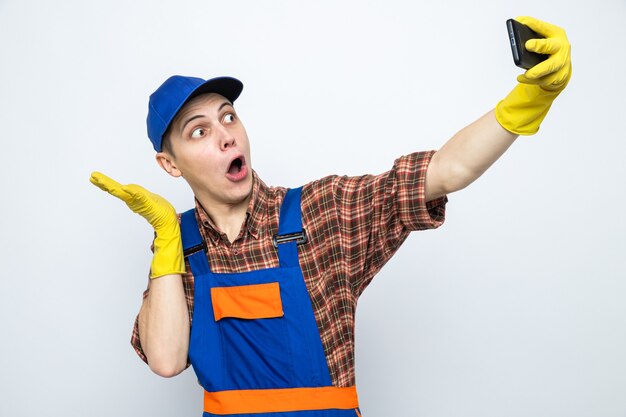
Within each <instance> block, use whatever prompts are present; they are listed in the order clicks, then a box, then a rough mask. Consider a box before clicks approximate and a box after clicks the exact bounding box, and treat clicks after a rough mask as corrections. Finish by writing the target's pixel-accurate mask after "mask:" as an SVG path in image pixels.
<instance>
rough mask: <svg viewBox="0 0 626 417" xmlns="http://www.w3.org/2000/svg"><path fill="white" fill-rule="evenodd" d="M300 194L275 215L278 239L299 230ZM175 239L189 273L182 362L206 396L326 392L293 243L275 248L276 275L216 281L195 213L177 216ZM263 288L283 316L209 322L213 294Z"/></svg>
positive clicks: (352, 411) (317, 413)
mask: <svg viewBox="0 0 626 417" xmlns="http://www.w3.org/2000/svg"><path fill="white" fill-rule="evenodd" d="M300 194H301V188H297V189H292V190H289V191H288V192H287V194H286V195H285V199H284V201H283V204H282V206H281V211H280V220H279V229H278V235H279V236H281V235H289V234H292V233H297V232H300V231H301V230H302V218H301V210H300ZM181 232H182V239H183V248H184V250H185V256H186V257H187V258H188V260H189V264H190V266H191V270H192V272H193V274H194V310H193V321H192V327H191V336H190V343H189V359H190V361H191V364H192V365H193V368H194V371H195V373H196V375H197V377H198V382H199V383H200V384H201V385H202V387H203V388H204V389H205V391H206V392H208V393H213V392H219V391H232V390H264V389H267V390H275V389H282V388H300V387H332V382H331V378H330V373H329V371H328V365H327V363H326V356H325V354H324V349H323V347H322V342H321V339H320V335H319V331H318V328H317V324H316V321H315V317H314V314H313V308H312V305H311V300H310V298H309V294H308V292H307V289H306V285H305V281H304V277H303V275H302V270H301V268H300V264H299V262H298V247H297V243H296V241H294V240H291V241H288V242H286V243H281V244H278V245H276V246H277V250H278V257H279V261H280V265H279V267H277V268H268V269H262V270H256V271H250V272H243V273H224V274H217V273H213V272H211V269H210V267H209V263H208V257H207V253H206V246H204V243H203V241H202V237H201V235H200V232H199V230H198V224H197V221H196V216H195V210H194V209H191V210H189V211H187V212H185V213H183V215H182V218H181ZM194 249H195V252H194ZM190 252H193V253H190ZM270 283H274V284H271V285H276V284H275V283H278V286H279V288H280V301H281V302H282V311H283V315H282V317H271V318H254V319H248V318H238V317H224V318H221V319H219V320H216V318H215V317H216V316H215V315H214V313H215V312H214V308H213V304H212V289H218V288H223V287H240V288H244V290H245V286H247V285H255V284H270ZM330 389H332V388H330ZM287 391H289V390H287ZM206 392H205V395H206ZM272 392H273V391H272ZM307 392H308V391H307ZM205 407H206V406H205ZM226 414H228V415H231V416H239V417H248V416H249V417H261V416H275V417H279V416H280V417H356V416H360V410H359V409H358V404H357V405H355V406H354V407H353V408H343V409H340V408H325V409H321V410H320V409H306V410H299V411H273V412H251V413H237V414H230V413H226ZM219 415H224V413H222V414H214V413H211V412H208V411H207V410H206V408H205V412H204V414H203V417H213V416H219Z"/></svg>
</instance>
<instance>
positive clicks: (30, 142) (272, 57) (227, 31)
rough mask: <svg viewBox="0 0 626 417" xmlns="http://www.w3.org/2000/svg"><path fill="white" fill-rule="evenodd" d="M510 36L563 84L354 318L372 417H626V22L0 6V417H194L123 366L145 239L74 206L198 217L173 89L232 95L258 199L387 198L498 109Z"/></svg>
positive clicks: (543, 11) (193, 391)
mask: <svg viewBox="0 0 626 417" xmlns="http://www.w3.org/2000/svg"><path fill="white" fill-rule="evenodd" d="M521 14H528V15H533V16H536V17H538V18H541V19H543V20H547V21H550V22H553V23H555V24H558V25H560V26H562V27H564V28H565V29H566V30H567V33H568V36H569V39H570V41H571V43H572V56H573V58H572V61H573V68H574V71H573V78H572V81H571V83H570V85H569V87H568V88H567V90H566V91H565V92H564V93H563V95H562V96H561V97H559V98H558V100H557V102H556V103H555V104H554V106H553V109H552V110H551V112H550V114H549V115H548V118H547V119H546V121H545V123H544V124H543V126H542V130H541V132H540V133H539V134H538V135H536V136H534V137H524V138H520V139H519V140H518V141H517V142H516V143H515V144H514V145H513V147H512V148H511V149H510V150H509V152H507V154H506V155H504V156H503V157H502V159H501V160H500V161H498V162H497V163H496V164H495V166H493V167H492V168H491V169H490V170H489V171H488V172H487V173H486V174H485V175H484V176H483V177H481V178H480V179H479V180H478V181H477V182H476V183H474V184H473V185H471V186H470V187H469V188H467V189H466V190H463V191H461V192H458V193H455V194H452V195H451V196H450V202H449V204H448V210H447V220H446V223H445V225H444V226H442V227H441V228H440V229H438V230H436V231H428V232H423V233H415V234H413V235H412V236H411V237H410V238H409V239H408V241H407V242H406V244H405V245H404V246H403V247H402V248H401V250H400V251H399V253H398V254H397V255H396V256H395V257H394V258H393V259H392V260H391V261H390V262H389V264H388V265H387V266H386V267H385V268H384V269H383V271H382V272H381V273H380V274H379V276H378V277H377V278H376V279H375V280H374V282H373V283H372V284H371V286H370V287H369V288H368V289H367V290H366V292H365V293H364V295H363V296H362V298H361V299H360V303H359V309H358V315H357V336H356V337H357V352H356V362H357V365H356V372H357V385H358V389H359V395H360V401H361V407H362V410H363V415H364V416H366V417H367V416H380V417H382V416H400V415H410V416H437V417H448V416H450V417H452V416H454V417H463V416H468V417H469V416H478V415H480V416H483V417H488V416H503V415H506V416H510V417H513V416H520V417H521V416H524V417H526V416H529V415H532V416H537V417H539V416H546V417H547V416H550V417H553V416H563V417H578V416H605V417H608V416H616V417H617V416H624V415H626V395H624V393H625V392H626V354H625V352H626V279H625V278H626V265H625V261H624V256H623V255H624V250H625V249H626V238H625V237H624V236H625V232H626V224H625V220H624V219H625V216H623V210H624V205H625V204H626V191H625V189H626V187H625V186H624V179H625V178H626V175H625V174H626V168H625V167H624V163H623V161H624V154H625V152H626V145H625V143H624V141H625V139H626V138H625V134H624V129H623V122H624V117H625V114H626V112H625V110H626V106H625V105H624V98H625V94H626V82H625V81H624V74H626V58H625V55H624V46H623V45H624V41H625V40H626V28H625V25H624V20H625V18H626V3H625V2H624V1H623V0H619V1H618V0H606V1H597V2H570V1H565V0H558V1H550V2H547V1H544V0H527V1H525V2H523V3H522V2H497V1H487V0H483V1H474V2H466V1H457V0H451V1H446V2H425V1H401V0H387V1H384V2H383V1H378V2H375V1H363V0H361V1H356V0H351V1H343V2H340V1H328V0H324V1H308V2H303V1H295V0H291V1H286V0H283V1H272V2H269V1H265V2H261V1H222V2H219V3H218V2H214V1H207V0H205V1H191V0H185V1H176V2H174V1H171V2H165V1H146V0H143V1H128V2H127V1H119V0H109V1H106V2H104V1H102V2H92V1H78V0H57V1H54V2H52V1H27V0H20V1H17V0H3V1H0V122H1V130H0V132H1V133H0V137H1V139H0V140H1V141H2V146H1V149H0V152H1V155H2V157H1V161H2V168H3V169H2V174H1V175H0V181H1V182H0V184H1V188H0V189H1V190H2V205H1V207H2V208H1V210H2V215H1V216H0V230H1V236H2V238H1V240H0V245H1V246H0V253H1V254H2V255H1V256H2V258H1V263H0V265H1V266H2V272H3V277H2V279H1V280H0V334H1V337H2V343H1V344H0V369H1V372H0V392H1V393H2V394H1V395H0V397H2V400H1V401H0V415H2V416H32V415H50V416H84V415H89V416H94V417H95V416H136V415H143V416H148V415H149V416H154V417H156V416H172V415H177V416H183V415H185V416H194V415H196V416H199V415H200V414H201V402H202V394H201V391H200V389H199V386H198V385H197V384H196V381H195V377H194V375H193V372H192V371H191V370H188V371H187V372H185V373H183V374H182V375H180V376H178V377H176V378H173V379H163V378H160V377H158V376H156V375H155V374H152V373H151V372H150V371H149V369H148V367H147V366H145V365H144V364H143V363H142V362H141V361H140V360H139V359H138V358H137V357H136V355H135V353H134V352H133V350H132V349H131V347H130V345H129V339H130V330H131V326H132V323H133V320H134V317H135V314H136V313H137V311H138V309H139V306H140V303H141V292H142V291H143V289H144V288H145V285H146V281H147V271H148V267H149V263H150V256H151V254H150V251H149V244H150V240H151V237H152V231H151V229H150V227H149V226H148V225H147V224H146V223H145V222H144V220H142V219H141V218H140V217H138V216H136V215H134V214H132V213H130V212H129V211H128V209H127V208H126V207H125V206H124V205H123V204H122V203H121V202H119V201H117V200H116V199H114V198H112V197H110V196H108V195H106V194H105V193H103V192H102V191H100V190H98V189H97V188H95V187H94V186H92V185H91V184H90V183H89V181H88V177H89V174H90V172H91V171H93V170H101V171H103V172H105V173H107V174H109V175H111V176H112V177H113V178H116V179H118V180H120V181H122V182H136V183H139V184H142V185H144V186H145V187H147V188H148V189H151V190H152V191H154V192H158V193H159V194H162V195H163V196H165V197H166V198H168V199H169V200H170V201H171V202H172V203H173V204H174V205H175V207H176V208H177V209H178V210H184V209H186V208H188V207H190V206H191V204H192V203H193V200H192V195H191V192H190V190H189V189H188V187H187V186H186V184H185V183H184V182H182V181H175V180H173V179H171V178H170V177H168V176H167V175H166V174H165V173H163V172H162V171H160V169H159V168H158V166H157V165H156V163H155V162H154V153H153V151H152V148H151V145H150V143H149V141H148V139H147V137H146V134H145V116H146V111H147V99H148V95H149V94H150V93H151V92H152V91H153V90H154V89H155V88H156V87H157V86H158V85H159V84H160V83H161V82H162V81H163V80H164V79H165V78H166V77H168V76H169V75H172V74H176V73H178V74H186V75H195V76H202V77H210V76H214V75H226V74H228V75H233V76H236V77H239V78H240V79H241V80H243V82H244V84H245V88H244V92H243V94H242V96H241V98H240V99H239V100H238V102H237V108H238V111H239V114H240V116H241V117H242V119H243V121H244V123H245V124H246V127H247V129H248V134H249V136H250V139H251V142H252V156H253V164H254V167H255V169H256V170H257V171H258V172H259V173H260V175H261V176H262V177H263V179H264V180H265V181H266V183H268V184H272V185H285V186H297V185H300V184H302V183H304V182H306V181H309V180H312V179H315V178H318V177H321V176H323V175H327V174H331V173H338V174H362V173H379V172H382V171H385V170H387V169H389V168H390V167H391V164H392V162H393V160H394V159H395V158H396V157H398V156H400V155H402V154H406V153H409V152H412V151H415V150H427V149H438V148H439V147H440V146H441V145H443V143H445V141H446V140H447V139H448V138H449V137H451V135H453V134H454V133H455V132H456V131H457V130H459V129H460V128H462V127H463V126H465V125H466V124H468V123H469V122H471V121H473V120H474V119H476V118H478V117H479V116H481V115H482V114H483V113H484V112H486V111H488V110H489V109H491V108H492V107H493V106H494V105H495V104H496V103H497V101H498V100H499V99H501V98H502V97H503V96H504V95H506V94H507V93H508V91H509V90H510V89H511V88H512V87H513V86H514V85H515V76H516V74H518V73H519V71H518V69H517V68H516V67H515V66H514V65H513V63H512V58H511V53H510V49H509V46H508V43H507V38H506V30H505V25H504V21H505V20H506V19H507V18H509V17H514V16H517V15H521Z"/></svg>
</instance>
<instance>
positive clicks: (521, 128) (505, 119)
mask: <svg viewBox="0 0 626 417" xmlns="http://www.w3.org/2000/svg"><path fill="white" fill-rule="evenodd" d="M560 92H561V90H558V91H548V90H545V89H543V88H541V87H539V86H536V85H531V84H521V83H520V84H517V86H515V88H514V89H513V90H512V91H511V92H510V93H509V95H508V96H506V97H505V98H504V99H503V100H501V101H500V102H499V103H498V104H497V105H496V119H497V120H498V123H500V125H501V126H502V127H503V128H505V129H506V130H508V131H509V132H511V133H515V134H518V135H533V134H535V133H537V131H538V130H539V126H540V125H541V122H542V121H543V119H544V118H545V117H546V115H547V114H548V110H550V106H552V102H553V101H554V99H555V98H556V97H557V96H558V95H559V93H560Z"/></svg>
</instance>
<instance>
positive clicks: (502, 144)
mask: <svg viewBox="0 0 626 417" xmlns="http://www.w3.org/2000/svg"><path fill="white" fill-rule="evenodd" d="M516 20H518V21H520V22H521V23H524V24H526V25H528V26H529V27H530V28H531V29H533V30H534V31H535V32H537V33H539V34H541V35H543V36H545V38H544V39H531V40H529V41H527V42H526V45H525V46H526V49H528V50H530V51H532V52H537V53H542V54H548V55H550V57H549V58H548V59H547V60H545V61H543V62H541V63H539V64H537V65H535V66H534V67H532V68H531V69H529V70H528V71H526V72H525V73H524V74H522V75H520V76H518V77H517V81H518V84H517V85H516V86H515V88H514V89H513V90H512V91H511V92H510V93H509V95H507V96H506V97H505V98H504V99H503V100H502V101H500V102H499V103H498V105H497V106H496V108H495V109H494V110H492V111H490V112H489V113H487V114H485V115H484V116H483V117H481V118H480V119H478V120H476V121H475V122H474V123H472V124H470V125H469V126H467V127H465V128H464V129H462V130H461V131H459V132H458V133H457V134H456V135H454V136H453V137H452V139H450V140H449V141H448V142H447V143H446V144H445V145H444V146H443V147H442V148H441V149H440V150H439V151H438V152H437V153H436V154H435V155H434V156H433V158H432V160H431V162H430V165H429V166H428V171H427V172H426V190H425V194H426V201H430V200H434V199H435V198H437V197H440V196H442V195H445V194H450V193H453V192H455V191H458V190H461V189H463V188H465V187H467V186H468V185H469V184H471V183H472V182H474V181H475V180H476V179H477V178H478V177H480V176H481V175H482V174H483V172H485V171H486V170H487V168H489V167H490V166H491V165H492V164H493V163H494V162H495V161H496V160H497V159H498V158H499V157H500V156H501V155H502V154H503V153H504V152H505V151H506V150H507V149H508V148H509V147H510V146H511V145H512V144H513V142H514V141H515V139H516V138H517V137H518V135H532V134H534V133H536V132H537V131H538V130H539V125H540V124H541V122H542V121H543V119H544V118H545V116H546V114H547V113H548V110H549V109H550V106H551V105H552V102H553V101H554V99H555V98H556V97H557V96H558V95H559V93H560V92H561V91H563V89H564V88H565V86H566V85H567V84H568V82H569V79H570V76H571V68H572V67H571V62H570V44H569V42H568V40H567V36H566V35H565V31H564V30H563V29H561V28H559V27H558V26H554V25H551V24H549V23H546V22H542V21H540V20H537V19H533V18H531V17H518V18H517V19H516Z"/></svg>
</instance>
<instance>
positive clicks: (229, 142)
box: [219, 126, 237, 151]
mask: <svg viewBox="0 0 626 417" xmlns="http://www.w3.org/2000/svg"><path fill="white" fill-rule="evenodd" d="M236 143H237V141H236V140H235V136H234V135H233V134H232V132H230V131H229V130H228V129H227V128H226V127H224V126H222V127H221V128H220V129H219V144H220V149H221V150H223V151H226V150H228V148H231V147H233V146H235V144H236Z"/></svg>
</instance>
